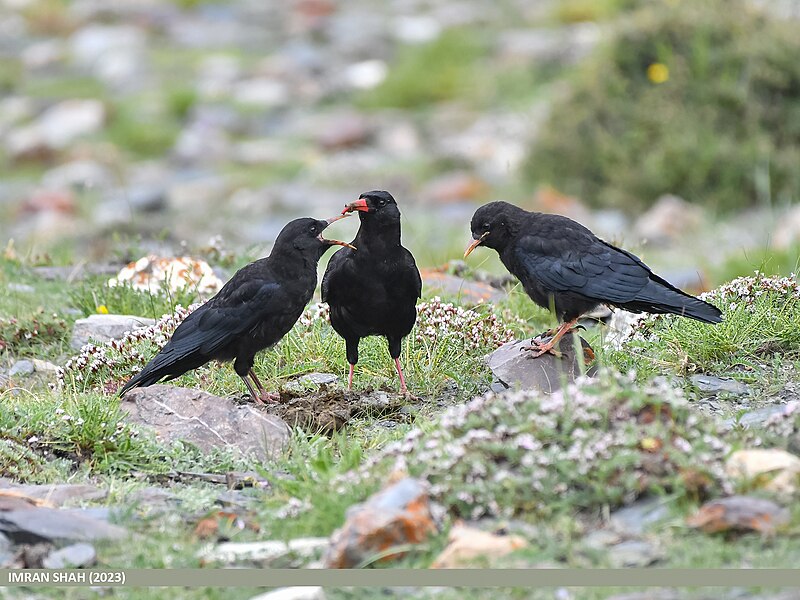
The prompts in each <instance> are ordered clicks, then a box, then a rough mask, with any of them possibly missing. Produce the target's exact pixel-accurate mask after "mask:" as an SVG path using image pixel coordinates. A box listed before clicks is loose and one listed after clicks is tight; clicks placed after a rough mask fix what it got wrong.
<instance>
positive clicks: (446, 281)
mask: <svg viewBox="0 0 800 600" xmlns="http://www.w3.org/2000/svg"><path fill="white" fill-rule="evenodd" d="M421 275H422V281H423V284H424V287H425V290H426V291H427V292H430V293H434V294H439V295H442V296H450V297H457V298H459V299H460V300H461V301H462V302H467V303H470V304H478V303H479V302H499V301H500V300H503V299H504V298H505V297H506V296H507V294H506V292H504V291H503V290H499V289H497V288H496V287H493V286H491V285H489V284H488V283H483V282H481V281H470V280H469V279H464V278H463V277H458V276H456V275H450V274H448V273H442V272H441V271H436V270H431V269H423V270H422V273H421Z"/></svg>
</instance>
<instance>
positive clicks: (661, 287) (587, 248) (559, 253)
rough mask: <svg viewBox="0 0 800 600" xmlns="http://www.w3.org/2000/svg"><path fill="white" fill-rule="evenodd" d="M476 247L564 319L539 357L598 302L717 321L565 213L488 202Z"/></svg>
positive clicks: (716, 315) (538, 348)
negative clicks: (491, 252) (493, 257)
mask: <svg viewBox="0 0 800 600" xmlns="http://www.w3.org/2000/svg"><path fill="white" fill-rule="evenodd" d="M471 229H472V238H473V240H474V241H473V242H472V243H471V244H470V245H469V246H468V247H467V250H466V252H464V258H466V257H467V256H469V254H470V253H471V252H472V251H473V250H475V248H477V247H478V246H486V247H487V248H492V249H494V250H496V251H497V253H498V254H499V255H500V260H501V261H502V262H503V264H504V265H505V267H506V268H507V269H508V270H509V271H510V272H511V274H512V275H514V276H516V277H517V278H518V279H519V280H520V282H521V283H522V286H523V287H524V288H525V291H526V292H527V293H528V296H530V297H531V300H533V301H534V302H536V304H538V305H539V306H543V307H544V308H547V309H549V310H554V311H555V314H556V316H557V318H558V319H559V320H560V321H561V322H562V324H561V325H559V327H558V329H557V330H556V331H555V332H548V335H552V337H551V339H550V340H549V341H547V342H540V341H537V340H533V341H532V343H531V347H530V348H526V349H527V350H533V351H534V352H535V353H534V354H533V355H532V356H533V357H534V358H535V357H538V356H541V355H542V354H544V353H546V352H550V353H552V354H556V355H557V354H558V351H557V350H556V348H557V344H558V342H559V340H560V339H561V338H562V336H564V335H565V334H566V333H570V332H571V331H573V328H574V327H575V325H576V323H577V321H578V317H580V316H581V315H582V314H584V313H586V312H589V311H590V310H592V309H593V308H595V307H597V306H598V305H599V304H608V305H611V306H617V307H619V308H624V309H625V310H629V311H631V312H635V313H639V312H649V313H672V314H676V315H681V316H683V317H689V318H691V319H696V320H698V321H702V322H704V323H719V322H720V321H722V313H721V312H720V311H719V309H718V308H717V307H715V306H712V305H711V304H709V303H707V302H703V301H702V300H700V299H699V298H695V297H694V296H690V295H689V294H687V293H685V292H683V291H681V290H679V289H678V288H676V287H675V286H673V285H672V284H670V283H669V282H667V281H666V280H664V279H662V278H661V277H659V276H658V275H656V274H655V273H653V272H652V271H651V270H650V268H649V267H648V266H647V265H646V264H644V263H643V262H642V261H641V260H640V259H639V258H638V257H637V256H634V255H633V254H631V253H630V252H626V251H625V250H622V249H621V248H617V247H616V246H612V245H611V244H609V243H607V242H604V241H603V240H601V239H599V238H597V237H596V236H595V235H594V234H593V233H592V232H591V231H589V230H588V229H587V228H586V227H584V226H583V225H581V224H580V223H576V222H575V221H573V220H572V219H568V218H567V217H563V216H561V215H549V214H542V213H537V212H528V211H526V210H523V209H521V208H519V207H517V206H514V205H513V204H509V203H508V202H490V203H489V204H486V205H484V206H481V207H480V208H479V209H478V210H476V211H475V214H474V215H473V216H472V223H471Z"/></svg>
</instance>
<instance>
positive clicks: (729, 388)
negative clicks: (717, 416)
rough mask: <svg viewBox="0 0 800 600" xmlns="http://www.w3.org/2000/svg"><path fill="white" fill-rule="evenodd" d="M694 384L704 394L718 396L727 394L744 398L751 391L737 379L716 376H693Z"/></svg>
mask: <svg viewBox="0 0 800 600" xmlns="http://www.w3.org/2000/svg"><path fill="white" fill-rule="evenodd" d="M691 381H692V384H694V386H695V387H696V388H697V389H698V390H700V391H701V392H703V393H706V394H718V393H720V392H727V393H729V394H733V395H734V396H743V395H745V394H747V393H749V391H750V387H749V386H748V385H747V384H744V383H742V382H740V381H736V380H735V379H723V378H721V377H715V376H714V375H692V377H691Z"/></svg>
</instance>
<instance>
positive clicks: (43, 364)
mask: <svg viewBox="0 0 800 600" xmlns="http://www.w3.org/2000/svg"><path fill="white" fill-rule="evenodd" d="M31 362H32V363H33V368H34V369H36V372H37V373H55V372H56V371H58V365H54V364H53V363H51V362H49V361H46V360H40V359H38V358H32V359H31Z"/></svg>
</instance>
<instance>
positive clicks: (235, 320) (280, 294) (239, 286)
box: [120, 217, 349, 402]
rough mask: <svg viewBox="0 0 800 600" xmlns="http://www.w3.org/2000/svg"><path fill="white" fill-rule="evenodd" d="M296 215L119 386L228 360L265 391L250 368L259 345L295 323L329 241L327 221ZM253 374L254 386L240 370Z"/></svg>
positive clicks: (255, 397)
mask: <svg viewBox="0 0 800 600" xmlns="http://www.w3.org/2000/svg"><path fill="white" fill-rule="evenodd" d="M341 218H343V217H333V218H332V219H328V220H327V221H321V220H317V219H311V218H303V219H295V220H294V221H291V222H290V223H288V224H287V225H286V226H285V227H284V228H283V229H282V230H281V232H280V234H278V238H277V239H276V240H275V245H274V247H273V248H272V252H271V253H270V255H269V256H268V257H266V258H262V259H260V260H257V261H255V262H252V263H250V264H249V265H246V266H245V267H242V268H241V269H239V271H237V272H236V274H235V275H234V276H233V277H232V278H231V279H230V280H229V281H228V283H226V284H225V285H224V286H223V287H222V289H221V290H220V291H219V292H218V293H217V294H216V295H215V296H214V297H213V298H211V299H210V300H209V301H208V302H206V303H205V304H203V305H202V306H200V307H199V308H198V309H197V310H195V311H194V312H192V313H190V314H189V316H188V317H186V319H185V320H184V321H183V322H182V323H181V324H180V325H179V326H178V328H177V329H176V330H175V333H173V334H172V338H171V339H170V340H169V342H167V345H166V346H164V348H162V350H161V352H159V353H158V354H157V355H156V356H155V357H154V358H153V359H152V360H151V361H150V362H149V363H147V365H145V367H144V368H143V369H142V370H141V371H140V372H139V373H138V374H137V375H135V376H134V377H133V378H131V380H130V381H128V382H127V383H126V384H125V385H124V386H123V387H122V389H121V390H120V395H124V394H125V393H126V392H127V391H128V390H130V389H131V388H134V387H147V386H148V385H152V384H154V383H156V382H157V381H160V380H162V379H166V380H170V379H175V378H176V377H178V376H180V375H183V374H184V373H186V372H187V371H191V370H192V369H196V368H197V367H199V366H201V365H204V364H205V363H207V362H208V361H210V360H213V359H216V360H221V361H228V360H233V361H234V363H233V368H234V370H235V371H236V373H237V375H239V377H241V378H242V380H243V381H244V383H245V385H246V386H247V389H248V391H249V392H250V396H251V397H252V398H253V401H254V402H259V401H260V400H261V399H262V397H263V399H266V398H268V397H271V396H272V395H270V394H267V393H266V392H265V391H264V386H263V385H261V382H260V381H259V379H258V377H256V374H255V372H254V371H253V360H254V358H255V355H256V353H257V352H259V351H260V350H263V349H264V348H267V347H269V346H272V345H274V344H276V343H277V342H278V341H279V340H280V339H281V338H282V337H283V336H284V335H286V334H287V333H288V332H289V330H290V329H291V328H292V326H293V325H294V324H295V322H296V321H297V319H298V318H300V315H301V314H302V312H303V309H304V308H305V306H306V305H307V304H308V302H309V300H311V296H312V294H313V293H314V289H315V288H316V287H317V263H318V262H319V259H320V258H321V257H322V255H323V254H324V253H325V251H326V250H327V249H328V248H330V247H331V246H332V245H340V246H349V244H347V243H345V242H340V241H338V240H328V239H325V238H323V237H322V231H323V230H324V229H325V228H326V227H327V226H328V225H330V224H331V223H332V222H334V221H338V220H339V219H341ZM248 375H249V376H250V378H251V379H252V380H253V383H255V386H256V388H258V392H259V393H260V396H259V394H257V393H256V389H255V388H253V384H252V383H250V381H249V380H248V379H247V376H248Z"/></svg>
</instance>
